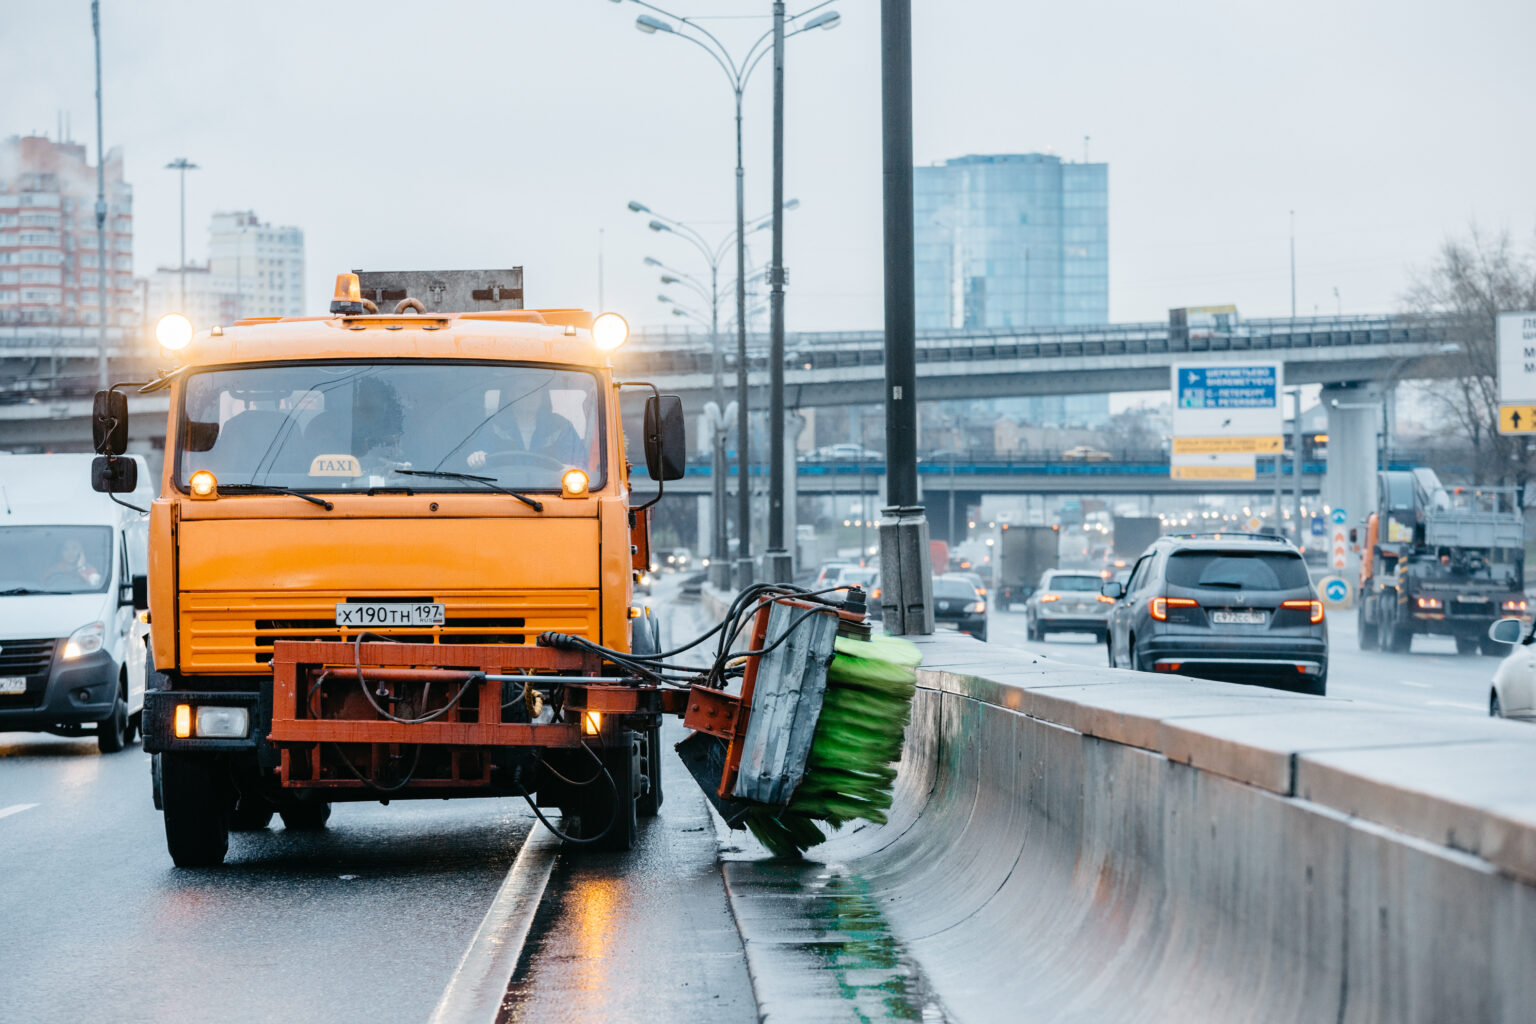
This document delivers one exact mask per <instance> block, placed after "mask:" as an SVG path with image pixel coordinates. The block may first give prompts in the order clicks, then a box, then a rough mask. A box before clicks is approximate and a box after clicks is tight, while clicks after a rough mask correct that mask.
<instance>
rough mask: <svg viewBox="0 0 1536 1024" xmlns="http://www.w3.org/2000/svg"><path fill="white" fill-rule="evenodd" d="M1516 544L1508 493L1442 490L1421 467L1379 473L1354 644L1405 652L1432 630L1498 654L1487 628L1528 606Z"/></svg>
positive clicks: (1462, 647)
mask: <svg viewBox="0 0 1536 1024" xmlns="http://www.w3.org/2000/svg"><path fill="white" fill-rule="evenodd" d="M1523 544H1524V526H1523V523H1522V518H1521V512H1520V508H1519V504H1518V503H1517V501H1516V500H1515V495H1514V493H1513V492H1512V491H1510V490H1507V489H1500V488H1469V487H1451V488H1447V487H1446V486H1444V485H1443V484H1442V483H1441V482H1440V479H1439V477H1438V476H1437V475H1436V474H1435V472H1434V470H1432V469H1428V468H1423V467H1420V468H1416V469H1412V470H1400V471H1396V470H1395V471H1388V472H1383V473H1381V474H1380V475H1379V479H1378V486H1377V507H1376V510H1375V511H1373V512H1372V513H1371V514H1370V515H1369V516H1368V517H1367V519H1366V527H1365V543H1364V544H1363V545H1362V547H1361V558H1360V583H1359V593H1358V597H1357V602H1356V607H1357V611H1356V615H1357V617H1358V627H1359V642H1360V648H1361V649H1362V650H1374V649H1377V648H1380V649H1384V650H1390V651H1397V652H1404V651H1407V650H1408V649H1409V648H1410V646H1411V644H1412V643H1413V638H1414V637H1415V636H1418V635H1432V636H1451V637H1454V638H1455V641H1456V650H1457V652H1458V653H1461V654H1473V653H1476V652H1478V651H1479V650H1481V651H1482V653H1484V654H1496V653H1499V652H1498V645H1497V644H1495V643H1494V642H1493V641H1491V640H1489V639H1488V627H1489V626H1491V625H1492V624H1493V623H1494V622H1495V621H1496V620H1498V619H1500V618H1504V617H1508V616H1519V617H1524V616H1526V614H1527V611H1528V609H1527V602H1526V596H1525V564H1524V562H1525V558H1524V547H1523Z"/></svg>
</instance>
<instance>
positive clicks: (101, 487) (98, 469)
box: [91, 392, 139, 494]
mask: <svg viewBox="0 0 1536 1024" xmlns="http://www.w3.org/2000/svg"><path fill="white" fill-rule="evenodd" d="M103 394H105V392H103ZM97 397H98V398H100V397H101V396H100V395H98V396H97ZM118 397H119V398H121V397H122V396H121V395H119V396H118ZM138 486H139V464H138V463H137V462H135V461H134V460H133V459H121V458H118V457H117V456H115V455H98V456H96V457H95V458H94V459H92V460H91V490H93V491H99V492H100V493H102V494H128V493H131V492H132V491H135V490H137V489H138Z"/></svg>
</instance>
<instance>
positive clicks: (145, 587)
mask: <svg viewBox="0 0 1536 1024" xmlns="http://www.w3.org/2000/svg"><path fill="white" fill-rule="evenodd" d="M132 583H133V610H134V611H136V612H147V611H149V577H148V576H135V577H133V580H132Z"/></svg>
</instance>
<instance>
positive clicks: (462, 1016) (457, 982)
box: [430, 823, 560, 1024]
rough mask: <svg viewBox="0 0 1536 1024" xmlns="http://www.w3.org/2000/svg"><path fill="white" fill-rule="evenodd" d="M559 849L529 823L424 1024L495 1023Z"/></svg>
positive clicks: (538, 826)
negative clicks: (486, 907) (493, 897)
mask: <svg viewBox="0 0 1536 1024" xmlns="http://www.w3.org/2000/svg"><path fill="white" fill-rule="evenodd" d="M559 851H560V840H559V839H557V838H556V837H555V835H554V833H552V832H550V831H549V829H547V828H545V827H544V826H543V825H541V824H538V823H535V824H534V826H533V829H532V831H530V832H529V833H528V838H527V839H525V840H524V841H523V848H522V849H521V850H519V851H518V852H517V859H516V860H514V861H513V862H512V868H511V870H509V871H508V872H507V877H506V878H505V879H504V880H503V881H502V883H501V888H500V889H498V890H497V891H496V898H495V899H493V900H491V906H490V909H489V910H487V911H486V912H485V920H483V921H481V922H480V928H479V930H478V931H476V932H475V937H474V939H473V940H472V941H471V942H470V944H469V948H468V949H466V950H465V951H464V956H463V958H462V959H461V960H460V961H459V966H458V967H457V968H455V969H454V972H453V977H452V978H450V979H449V980H448V987H447V988H445V989H443V996H442V998H441V999H439V1000H438V1001H437V1009H436V1010H434V1011H433V1012H432V1018H431V1021H430V1024H495V1021H496V1017H497V1015H498V1014H499V1013H500V1011H501V1001H502V999H503V998H504V997H505V996H506V994H507V985H508V984H509V983H511V981H512V973H513V972H514V971H516V970H517V962H518V959H519V958H520V957H521V956H522V952H523V942H524V941H525V940H526V939H527V938H528V929H529V927H531V926H532V924H533V915H534V912H535V911H537V910H538V909H539V900H540V898H542V896H543V895H544V886H545V885H546V884H547V883H548V882H549V873H550V871H551V870H552V869H553V868H554V866H555V854H556V853H558V852H559Z"/></svg>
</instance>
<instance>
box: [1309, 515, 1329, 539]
mask: <svg viewBox="0 0 1536 1024" xmlns="http://www.w3.org/2000/svg"><path fill="white" fill-rule="evenodd" d="M1327 532H1328V525H1327V524H1326V523H1324V522H1323V517H1322V516H1313V517H1312V536H1314V537H1321V536H1322V535H1323V534H1325V533H1327Z"/></svg>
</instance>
